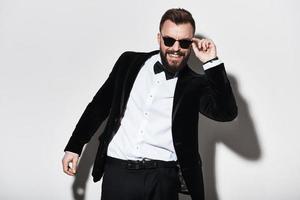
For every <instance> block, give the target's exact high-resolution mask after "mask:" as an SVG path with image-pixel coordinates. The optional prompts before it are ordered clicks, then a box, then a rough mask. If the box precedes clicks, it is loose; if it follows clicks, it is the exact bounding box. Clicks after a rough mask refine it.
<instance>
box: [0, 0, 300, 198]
mask: <svg viewBox="0 0 300 200" xmlns="http://www.w3.org/2000/svg"><path fill="white" fill-rule="evenodd" d="M172 7H183V8H186V9H188V10H189V11H190V12H191V13H192V14H193V16H194V18H195V20H196V25H197V33H198V34H202V35H205V36H207V37H209V38H211V39H213V40H214V41H215V43H216V45H217V49H218V55H219V57H220V58H221V59H222V60H223V61H224V63H225V66H226V69H227V72H228V75H229V78H230V80H231V81H232V85H233V88H234V92H235V94H236V97H237V102H238V106H239V111H240V113H239V117H238V118H237V119H236V120H235V121H233V122H230V123H225V124H224V123H217V122H213V121H210V120H208V119H206V118H205V117H203V116H201V117H200V121H199V135H200V138H199V140H200V141H199V142H200V153H201V155H202V158H203V162H204V166H203V171H204V176H205V189H206V196H207V199H209V200H240V199H243V200H248V199H249V200H253V199H264V200H269V199H270V200H281V199H282V200H283V199H284V200H286V199H288V200H298V199H300V172H299V170H300V160H299V155H297V154H299V152H300V145H299V144H298V143H299V139H300V135H299V133H298V132H297V129H298V126H299V122H298V116H299V112H300V109H299V105H298V104H299V100H300V95H299V92H298V90H297V86H299V85H300V79H299V73H300V70H299V66H298V65H299V63H298V60H297V57H299V56H300V55H299V54H300V53H299V51H300V49H299V42H300V39H299V37H297V35H300V31H299V30H300V29H299V27H300V26H299V25H300V24H299V19H300V16H299V15H300V14H299V12H298V8H299V3H298V2H297V1H296V0H295V1H293V0H285V1H283V0H282V1H279V0H273V1H271V0H255V1H239V0H228V1H216V0H212V1H196V0H184V1H183V0H182V1H179V0H177V1H158V0H155V1H153V0H152V1H139V0H132V1H105V2H104V1H99V0H98V1H96V0H86V1H83V0H72V1H71V0H52V1H41V0H26V1H23V0H0V123H1V124H0V134H1V145H0V156H1V157H0V158H1V164H0V169H1V170H0V199H5V200H17V199H32V200H34V199H36V200H38V199H43V200H53V199H57V200H66V199H75V198H74V197H73V196H74V195H75V197H76V199H80V200H83V199H85V200H92V199H100V194H101V193H100V192H101V182H98V183H96V184H95V183H93V182H92V179H91V176H90V167H91V166H90V165H91V163H92V161H93V153H94V151H95V150H94V148H95V145H96V142H94V143H92V144H90V145H89V146H88V147H87V148H86V152H85V153H84V154H83V156H82V160H81V161H82V162H81V165H80V173H79V174H78V177H77V178H76V179H74V178H73V177H69V176H67V175H65V174H63V172H62V167H61V159H62V156H63V149H64V147H65V145H66V143H67V141H68V139H69V137H70V135H71V133H72V131H73V129H74V127H75V125H76V123H77V121H78V119H79V117H80V116H81V114H82V112H83V110H84V108H85V107H86V105H87V103H88V102H89V101H90V100H91V99H92V97H93V96H94V94H95V92H96V91H97V90H98V88H99V87H100V86H101V85H102V84H103V82H104V81H105V79H106V77H107V76H108V74H109V72H110V70H111V68H112V66H113V64H114V62H115V61H116V59H117V58H118V56H119V55H120V54H121V53H122V52H123V51H126V50H135V51H151V50H154V49H157V48H158V45H157V42H156V33H157V32H158V24H159V20H160V17H161V15H162V14H163V13H164V11H165V10H167V9H168V8H172ZM181 199H188V198H187V197H186V196H181Z"/></svg>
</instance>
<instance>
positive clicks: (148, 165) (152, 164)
mask: <svg viewBox="0 0 300 200" xmlns="http://www.w3.org/2000/svg"><path fill="white" fill-rule="evenodd" d="M106 162H107V163H108V164H116V165H119V166H123V167H124V168H126V169H153V168H162V167H176V166H177V165H176V164H177V162H176V161H162V160H149V159H145V158H144V159H143V160H122V159H118V158H113V157H110V156H107V158H106Z"/></svg>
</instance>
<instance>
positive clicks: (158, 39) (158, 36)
mask: <svg viewBox="0 0 300 200" xmlns="http://www.w3.org/2000/svg"><path fill="white" fill-rule="evenodd" d="M160 38H161V37H160V33H157V42H158V45H160Z"/></svg>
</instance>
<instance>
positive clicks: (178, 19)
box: [159, 8, 196, 33]
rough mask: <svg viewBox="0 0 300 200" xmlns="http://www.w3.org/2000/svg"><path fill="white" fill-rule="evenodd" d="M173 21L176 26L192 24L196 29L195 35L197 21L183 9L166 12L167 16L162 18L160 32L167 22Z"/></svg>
mask: <svg viewBox="0 0 300 200" xmlns="http://www.w3.org/2000/svg"><path fill="white" fill-rule="evenodd" d="M167 20H171V21H172V22H173V23H175V24H177V25H178V24H185V23H190V24H191V25H192V27H193V29H194V33H195V30H196V26H195V21H194V19H193V16H192V14H191V13H190V12H189V11H187V10H185V9H183V8H172V9H169V10H167V11H166V12H165V14H164V15H163V16H162V17H161V20H160V24H159V31H161V28H162V26H163V24H164V22H165V21H167Z"/></svg>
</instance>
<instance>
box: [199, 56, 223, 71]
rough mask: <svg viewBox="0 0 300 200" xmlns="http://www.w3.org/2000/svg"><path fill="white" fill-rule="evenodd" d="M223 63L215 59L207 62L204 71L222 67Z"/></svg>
mask: <svg viewBox="0 0 300 200" xmlns="http://www.w3.org/2000/svg"><path fill="white" fill-rule="evenodd" d="M221 63H222V61H221V60H220V59H219V58H217V59H213V60H211V61H207V62H206V63H205V64H203V69H204V70H207V69H210V68H212V67H215V66H217V65H220V64H221Z"/></svg>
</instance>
